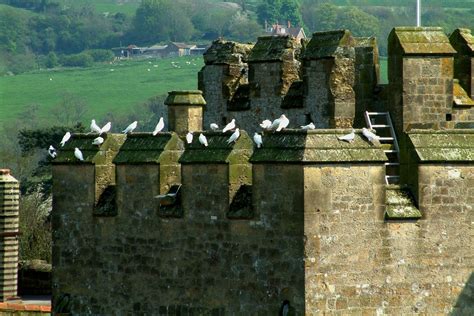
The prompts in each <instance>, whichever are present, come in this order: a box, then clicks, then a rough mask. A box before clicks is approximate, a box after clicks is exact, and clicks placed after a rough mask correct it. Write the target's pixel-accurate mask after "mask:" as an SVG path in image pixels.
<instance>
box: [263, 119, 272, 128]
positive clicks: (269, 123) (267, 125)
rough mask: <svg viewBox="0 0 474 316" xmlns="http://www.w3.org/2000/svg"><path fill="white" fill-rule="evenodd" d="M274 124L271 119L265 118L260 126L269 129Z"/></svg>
mask: <svg viewBox="0 0 474 316" xmlns="http://www.w3.org/2000/svg"><path fill="white" fill-rule="evenodd" d="M271 126H272V121H270V120H264V121H263V122H262V124H260V127H261V128H263V129H269V128H270V127H271Z"/></svg>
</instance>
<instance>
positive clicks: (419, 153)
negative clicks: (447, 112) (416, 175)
mask: <svg viewBox="0 0 474 316" xmlns="http://www.w3.org/2000/svg"><path fill="white" fill-rule="evenodd" d="M407 134H408V139H409V144H408V146H409V148H411V149H409V150H412V151H414V153H415V155H416V159H418V161H420V162H448V161H449V162H470V161H474V130H461V129H459V130H440V131H433V130H411V131H410V132H408V133H407Z"/></svg>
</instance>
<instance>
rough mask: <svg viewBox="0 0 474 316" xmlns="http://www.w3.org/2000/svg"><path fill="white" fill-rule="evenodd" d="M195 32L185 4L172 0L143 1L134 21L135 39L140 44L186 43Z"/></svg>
mask: <svg viewBox="0 0 474 316" xmlns="http://www.w3.org/2000/svg"><path fill="white" fill-rule="evenodd" d="M194 31H195V30H194V26H193V24H192V22H191V19H190V17H189V16H188V15H187V14H186V10H185V8H184V4H183V3H181V2H177V1H172V0H143V1H142V3H141V4H140V6H139V7H138V9H137V11H136V14H135V18H134V19H133V37H134V38H135V40H137V41H139V42H145V43H155V42H160V41H168V40H172V41H177V40H179V41H185V40H189V39H190V38H191V36H192V35H193V33H194Z"/></svg>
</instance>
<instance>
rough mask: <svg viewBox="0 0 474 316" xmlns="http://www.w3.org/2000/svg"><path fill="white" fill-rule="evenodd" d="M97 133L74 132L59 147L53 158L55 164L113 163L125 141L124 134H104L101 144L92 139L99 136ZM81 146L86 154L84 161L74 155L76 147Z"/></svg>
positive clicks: (84, 154)
mask: <svg viewBox="0 0 474 316" xmlns="http://www.w3.org/2000/svg"><path fill="white" fill-rule="evenodd" d="M98 136H99V135H98V134H97V133H93V134H92V133H88V134H82V133H78V134H72V135H71V138H70V139H69V141H68V142H66V144H65V145H64V147H59V148H58V156H57V157H56V158H55V159H54V160H52V163H53V164H96V165H100V164H107V163H111V162H112V160H113V158H114V157H115V154H116V152H117V151H118V149H119V148H120V146H122V144H123V143H124V142H125V139H126V135H124V134H110V133H109V134H102V135H101V137H103V138H104V142H103V143H102V144H101V145H100V146H97V145H93V144H92V141H93V140H94V138H96V137H98ZM76 147H77V148H79V149H80V150H81V152H82V155H83V156H84V161H80V160H78V159H77V158H76V157H75V156H74V149H75V148H76Z"/></svg>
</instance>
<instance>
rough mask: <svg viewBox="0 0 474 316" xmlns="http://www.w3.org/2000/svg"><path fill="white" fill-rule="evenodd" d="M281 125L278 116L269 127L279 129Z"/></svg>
mask: <svg viewBox="0 0 474 316" xmlns="http://www.w3.org/2000/svg"><path fill="white" fill-rule="evenodd" d="M279 125H280V119H279V118H277V119H275V120H273V122H272V124H271V125H270V127H269V129H277V128H278V126H279Z"/></svg>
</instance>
